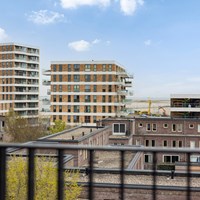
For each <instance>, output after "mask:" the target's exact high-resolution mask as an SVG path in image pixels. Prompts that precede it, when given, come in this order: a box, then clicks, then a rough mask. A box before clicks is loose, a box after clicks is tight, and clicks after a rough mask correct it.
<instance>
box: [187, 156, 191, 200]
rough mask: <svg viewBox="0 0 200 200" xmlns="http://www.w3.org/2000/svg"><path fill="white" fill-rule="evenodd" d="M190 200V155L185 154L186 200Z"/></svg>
mask: <svg viewBox="0 0 200 200" xmlns="http://www.w3.org/2000/svg"><path fill="white" fill-rule="evenodd" d="M190 199H191V198H190V153H187V200H190Z"/></svg>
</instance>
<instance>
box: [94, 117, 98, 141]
mask: <svg viewBox="0 0 200 200" xmlns="http://www.w3.org/2000/svg"><path fill="white" fill-rule="evenodd" d="M96 122H97V118H96V116H94V117H93V123H96ZM97 141H98V139H97Z"/></svg>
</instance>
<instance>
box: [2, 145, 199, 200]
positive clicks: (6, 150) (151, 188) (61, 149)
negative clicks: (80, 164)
mask: <svg viewBox="0 0 200 200" xmlns="http://www.w3.org/2000/svg"><path fill="white" fill-rule="evenodd" d="M19 149H27V150H28V151H27V155H26V156H27V157H28V159H27V162H28V163H27V164H28V165H27V166H28V181H27V186H28V190H27V199H28V200H33V199H34V196H35V187H34V186H35V184H36V183H35V181H36V180H35V170H34V169H35V159H34V158H35V157H36V150H42V149H43V150H47V149H48V150H49V151H52V150H56V152H57V155H56V156H57V162H56V163H57V177H58V184H57V199H58V200H63V199H64V190H65V189H66V187H65V180H64V170H65V167H64V157H65V155H64V153H66V151H68V150H69V152H72V151H79V150H85V151H87V152H88V155H89V156H88V160H89V161H88V166H87V167H86V168H84V169H83V168H78V169H79V171H80V173H82V171H83V172H84V173H85V174H86V175H87V176H88V179H87V180H88V182H87V183H82V185H83V189H85V190H87V191H88V192H87V194H88V197H87V199H89V200H94V199H95V197H96V195H95V193H96V192H98V191H97V190H95V188H97V187H99V188H105V191H103V192H104V193H105V192H107V193H106V196H110V195H113V194H112V192H110V191H109V190H108V187H109V188H110V190H111V188H112V187H114V188H115V189H116V188H117V190H118V192H117V193H116V191H115V195H118V196H117V197H116V198H114V199H121V200H125V199H147V198H146V197H147V196H146V197H145V198H143V196H142V195H146V194H147V193H148V199H153V200H156V199H160V198H159V197H161V196H162V197H163V194H162V192H165V191H169V192H168V194H167V195H168V196H167V197H168V198H169V199H174V200H175V199H177V198H172V197H170V194H169V193H172V192H176V195H177V193H178V192H179V194H178V195H182V198H178V199H187V200H191V199H193V198H192V196H193V195H195V198H194V199H198V198H196V197H198V194H200V193H199V192H200V187H198V186H194V185H192V181H191V179H192V177H197V178H199V177H200V173H193V172H192V171H191V164H192V163H191V162H189V161H190V157H191V155H192V154H194V153H196V154H199V153H200V150H199V149H174V148H173V149H169V148H168V149H167V148H144V147H141V146H126V147H120V146H116V147H112V146H98V147H97V146H76V145H62V144H41V143H38V144H37V143H34V144H33V143H30V142H29V143H27V144H0V197H1V200H6V195H8V194H7V193H6V191H7V187H8V185H7V182H6V173H7V169H8V168H7V157H8V156H9V155H10V153H11V152H12V153H13V152H14V151H16V150H19ZM97 151H100V152H103V151H107V152H109V153H110V152H113V151H114V152H118V153H119V157H118V161H119V167H118V168H115V169H113V168H105V167H104V168H96V167H95V159H96V157H95V154H96V152H97ZM126 152H132V153H133V152H134V153H135V159H137V158H139V157H140V156H142V154H143V153H151V154H152V156H153V159H152V161H153V162H152V170H148V171H147V170H134V169H133V166H134V165H135V164H134V163H135V160H134V159H133V160H132V162H131V163H130V164H129V165H128V167H126V160H125V155H126ZM161 152H162V153H166V154H170V153H177V154H178V153H182V154H185V155H186V157H187V161H188V162H186V169H185V172H180V171H176V172H171V171H162V172H161V171H159V170H157V169H156V167H157V164H158V163H157V155H158V154H159V153H161ZM130 167H131V168H132V169H131V170H130ZM67 169H69V167H67ZM71 169H72V168H71ZM97 173H100V174H101V176H102V174H106V177H108V179H109V174H118V175H119V183H118V184H104V183H97V182H95V176H96V174H97ZM127 174H129V175H130V174H131V175H132V176H136V175H144V174H148V175H149V176H151V177H152V182H151V184H149V185H146V184H135V183H131V184H127V183H126V182H125V178H126V175H127ZM94 175H95V176H94ZM159 176H165V177H166V176H169V177H171V179H173V178H174V177H181V176H182V177H186V178H185V179H183V180H185V182H184V183H185V186H182V187H178V186H171V185H168V186H166V184H163V185H160V184H159V182H158V181H157V179H158V178H159ZM108 179H107V180H108ZM166 180H167V179H166ZM79 184H81V183H79ZM128 190H129V191H130V190H133V191H134V192H137V190H138V193H140V197H136V196H134V197H135V198H134V197H130V196H128V195H126V192H127V191H128ZM141 190H143V191H144V193H142V192H141ZM160 191H161V192H160ZM181 193H182V194H181ZM197 193H198V194H197ZM183 195H185V196H184V197H183ZM84 199H86V198H84ZM98 199H99V198H98ZM112 199H113V198H112ZM161 199H163V198H161Z"/></svg>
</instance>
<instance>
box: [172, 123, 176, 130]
mask: <svg viewBox="0 0 200 200" xmlns="http://www.w3.org/2000/svg"><path fill="white" fill-rule="evenodd" d="M175 131H176V124H172V132H175Z"/></svg>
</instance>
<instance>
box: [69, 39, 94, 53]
mask: <svg viewBox="0 0 200 200" xmlns="http://www.w3.org/2000/svg"><path fill="white" fill-rule="evenodd" d="M90 46H91V44H90V42H88V41H85V40H79V41H75V42H70V43H69V44H68V47H69V48H71V49H73V50H75V51H79V52H80V51H88V50H89V49H90Z"/></svg>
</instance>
